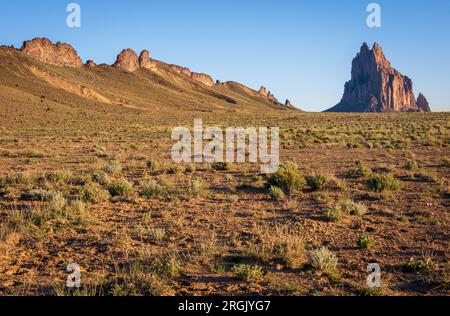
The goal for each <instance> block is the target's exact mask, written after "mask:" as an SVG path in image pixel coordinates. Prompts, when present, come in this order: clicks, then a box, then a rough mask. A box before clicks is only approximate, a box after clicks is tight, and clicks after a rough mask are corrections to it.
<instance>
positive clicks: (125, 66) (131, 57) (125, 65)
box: [114, 48, 139, 72]
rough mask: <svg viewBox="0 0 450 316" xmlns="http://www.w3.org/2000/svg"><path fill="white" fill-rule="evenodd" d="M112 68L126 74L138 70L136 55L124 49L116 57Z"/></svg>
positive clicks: (129, 49)
mask: <svg viewBox="0 0 450 316" xmlns="http://www.w3.org/2000/svg"><path fill="white" fill-rule="evenodd" d="M114 67H117V68H120V69H122V70H125V71H128V72H134V71H136V70H137V69H138V68H139V61H138V57H137V54H136V52H135V51H134V50H132V49H131V48H127V49H124V50H123V51H121V52H120V54H119V55H117V60H116V62H115V63H114Z"/></svg>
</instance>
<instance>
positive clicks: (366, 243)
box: [356, 236, 375, 249]
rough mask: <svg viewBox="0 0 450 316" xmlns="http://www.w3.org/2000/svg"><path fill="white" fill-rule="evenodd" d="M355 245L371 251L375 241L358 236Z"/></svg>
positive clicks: (371, 238)
mask: <svg viewBox="0 0 450 316" xmlns="http://www.w3.org/2000/svg"><path fill="white" fill-rule="evenodd" d="M356 245H357V246H358V247H359V248H361V249H371V248H373V247H374V246H375V239H373V237H371V236H360V237H358V239H357V240H356Z"/></svg>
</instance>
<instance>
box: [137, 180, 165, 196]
mask: <svg viewBox="0 0 450 316" xmlns="http://www.w3.org/2000/svg"><path fill="white" fill-rule="evenodd" d="M165 193H166V189H165V188H164V187H163V186H162V185H160V184H158V183H157V182H156V181H149V182H143V183H141V192H140V195H141V196H144V197H147V198H151V197H158V196H161V195H163V194H165Z"/></svg>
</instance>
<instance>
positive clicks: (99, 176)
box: [92, 171, 111, 185]
mask: <svg viewBox="0 0 450 316" xmlns="http://www.w3.org/2000/svg"><path fill="white" fill-rule="evenodd" d="M92 180H93V181H95V182H97V183H98V184H101V185H108V184H109V183H110V182H111V177H110V175H109V174H107V173H106V172H104V171H99V172H96V173H94V174H93V175H92Z"/></svg>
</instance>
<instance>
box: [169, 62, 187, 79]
mask: <svg viewBox="0 0 450 316" xmlns="http://www.w3.org/2000/svg"><path fill="white" fill-rule="evenodd" d="M169 67H170V69H172V70H173V71H175V72H177V73H179V74H180V75H185V76H187V77H189V78H190V77H191V75H192V73H191V71H190V70H189V68H186V67H181V66H178V65H169Z"/></svg>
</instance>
